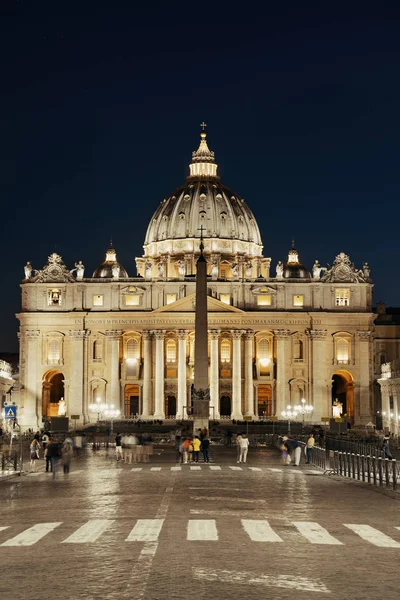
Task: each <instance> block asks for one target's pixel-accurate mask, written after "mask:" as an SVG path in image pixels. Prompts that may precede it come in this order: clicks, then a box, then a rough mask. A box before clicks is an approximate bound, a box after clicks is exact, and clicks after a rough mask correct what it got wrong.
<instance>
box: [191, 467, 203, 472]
mask: <svg viewBox="0 0 400 600" xmlns="http://www.w3.org/2000/svg"><path fill="white" fill-rule="evenodd" d="M190 470H191V471H201V467H190Z"/></svg>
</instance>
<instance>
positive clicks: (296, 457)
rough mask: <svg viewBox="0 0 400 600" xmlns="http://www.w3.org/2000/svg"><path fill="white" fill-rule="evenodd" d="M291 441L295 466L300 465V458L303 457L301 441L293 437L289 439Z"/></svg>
mask: <svg viewBox="0 0 400 600" xmlns="http://www.w3.org/2000/svg"><path fill="white" fill-rule="evenodd" d="M289 443H290V446H291V447H292V449H293V454H294V466H295V467H298V466H299V465H300V459H301V446H300V444H299V442H298V441H297V440H295V439H293V438H292V439H290V440H289Z"/></svg>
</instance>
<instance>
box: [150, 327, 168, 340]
mask: <svg viewBox="0 0 400 600" xmlns="http://www.w3.org/2000/svg"><path fill="white" fill-rule="evenodd" d="M166 333H167V330H166V329H154V330H153V331H152V334H153V335H154V337H155V338H156V340H163V339H164V337H165V334H166Z"/></svg>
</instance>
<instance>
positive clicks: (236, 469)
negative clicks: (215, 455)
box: [229, 467, 243, 471]
mask: <svg viewBox="0 0 400 600" xmlns="http://www.w3.org/2000/svg"><path fill="white" fill-rule="evenodd" d="M229 468H230V469H232V471H243V469H242V467H229Z"/></svg>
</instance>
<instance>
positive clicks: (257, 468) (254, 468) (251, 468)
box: [249, 467, 262, 471]
mask: <svg viewBox="0 0 400 600" xmlns="http://www.w3.org/2000/svg"><path fill="white" fill-rule="evenodd" d="M249 469H250V471H262V469H260V467H249Z"/></svg>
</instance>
